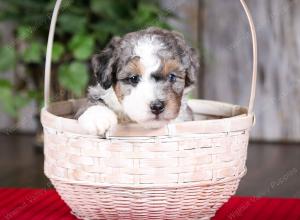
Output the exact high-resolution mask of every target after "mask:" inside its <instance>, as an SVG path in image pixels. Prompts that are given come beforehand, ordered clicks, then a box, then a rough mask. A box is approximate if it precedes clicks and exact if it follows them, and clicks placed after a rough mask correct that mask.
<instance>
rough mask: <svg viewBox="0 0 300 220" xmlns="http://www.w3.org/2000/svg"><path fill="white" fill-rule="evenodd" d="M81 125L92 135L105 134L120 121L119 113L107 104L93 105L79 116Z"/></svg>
mask: <svg viewBox="0 0 300 220" xmlns="http://www.w3.org/2000/svg"><path fill="white" fill-rule="evenodd" d="M78 123H79V125H80V126H81V127H82V128H83V129H84V130H86V131H87V132H88V133H89V134H92V135H103V134H104V133H105V132H106V131H107V130H108V129H109V128H110V127H112V126H114V125H116V124H117V123H118V119H117V115H116V114H115V113H114V112H113V111H112V110H110V109H109V108H108V107H106V106H105V105H101V104H100V105H93V106H90V107H89V108H87V109H86V110H85V111H84V112H83V113H82V114H81V115H80V116H79V118H78Z"/></svg>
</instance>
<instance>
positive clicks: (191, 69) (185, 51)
mask: <svg viewBox="0 0 300 220" xmlns="http://www.w3.org/2000/svg"><path fill="white" fill-rule="evenodd" d="M172 35H173V36H174V38H175V39H176V42H177V53H178V55H180V56H181V59H182V62H183V63H184V64H185V65H187V68H186V79H185V86H186V87H189V86H191V85H193V84H194V83H195V82H196V78H197V73H198V72H199V57H198V54H197V51H196V50H195V49H194V48H191V47H190V46H188V45H187V44H186V42H185V40H184V36H183V35H182V34H181V33H179V32H177V31H172Z"/></svg>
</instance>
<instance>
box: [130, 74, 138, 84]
mask: <svg viewBox="0 0 300 220" xmlns="http://www.w3.org/2000/svg"><path fill="white" fill-rule="evenodd" d="M128 82H129V83H130V84H132V85H136V84H138V83H139V82H140V77H139V76H132V77H129V78H128Z"/></svg>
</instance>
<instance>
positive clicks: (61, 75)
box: [58, 61, 89, 96]
mask: <svg viewBox="0 0 300 220" xmlns="http://www.w3.org/2000/svg"><path fill="white" fill-rule="evenodd" d="M88 79H89V78H88V69H87V66H86V65H85V63H81V62H75V61H74V62H72V63H71V64H69V65H68V64H62V65H61V66H60V68H59V71H58V80H59V82H60V83H61V85H62V86H64V87H65V88H66V89H69V90H70V91H72V92H74V93H75V95H78V96H79V95H81V93H82V91H83V89H84V88H85V86H86V84H87V82H88Z"/></svg>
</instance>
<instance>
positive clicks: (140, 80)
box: [93, 28, 198, 127]
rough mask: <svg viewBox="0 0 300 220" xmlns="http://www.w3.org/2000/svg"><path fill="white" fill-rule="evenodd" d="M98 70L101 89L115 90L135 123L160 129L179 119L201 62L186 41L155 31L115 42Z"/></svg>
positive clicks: (101, 58)
mask: <svg viewBox="0 0 300 220" xmlns="http://www.w3.org/2000/svg"><path fill="white" fill-rule="evenodd" d="M93 67H94V72H95V74H96V77H97V81H98V83H99V84H100V85H101V86H102V87H104V88H105V89H108V88H110V87H112V88H113V89H114V91H115V94H116V97H117V99H118V101H119V103H120V104H121V106H122V110H123V112H124V113H125V114H126V115H127V116H128V117H129V118H130V119H131V120H132V121H135V122H137V123H140V124H145V125H146V126H149V127H158V126H161V125H163V124H164V123H167V122H169V121H170V120H172V119H175V118H176V117H177V116H178V113H179V110H180V107H181V100H182V96H183V94H184V91H185V90H186V89H187V88H188V87H190V86H191V85H192V84H193V83H194V81H195V72H196V71H197V68H198V61H197V57H196V55H195V53H194V51H193V50H192V49H191V48H190V47H188V46H187V45H186V44H185V42H184V40H183V38H182V36H181V35H179V34H177V33H174V32H170V31H166V30H161V29H156V28H155V29H154V28H150V29H147V30H144V31H140V32H135V33H130V34H127V35H125V36H124V37H123V38H122V39H120V38H115V39H113V40H112V41H111V43H110V44H109V45H108V47H107V48H106V49H104V51H102V53H101V54H99V55H96V56H95V57H94V59H93Z"/></svg>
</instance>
